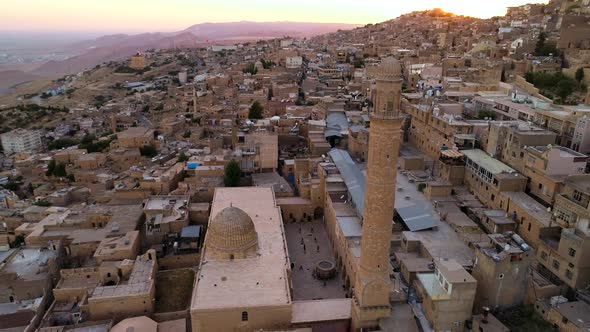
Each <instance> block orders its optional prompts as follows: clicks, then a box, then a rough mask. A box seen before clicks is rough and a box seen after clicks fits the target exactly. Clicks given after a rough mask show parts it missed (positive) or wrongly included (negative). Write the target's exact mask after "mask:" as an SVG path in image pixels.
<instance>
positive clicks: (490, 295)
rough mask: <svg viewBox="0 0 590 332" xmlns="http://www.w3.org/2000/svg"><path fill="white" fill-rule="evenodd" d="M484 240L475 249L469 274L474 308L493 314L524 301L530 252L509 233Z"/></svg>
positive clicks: (531, 257) (532, 251) (522, 242)
mask: <svg viewBox="0 0 590 332" xmlns="http://www.w3.org/2000/svg"><path fill="white" fill-rule="evenodd" d="M488 238H489V241H488V242H484V243H481V244H479V245H478V246H477V247H476V249H475V255H476V262H475V266H474V267H473V272H472V273H471V274H472V275H473V277H474V278H475V279H476V280H477V294H476V303H477V307H478V308H481V307H484V306H486V307H488V308H490V309H494V310H495V309H506V308H511V307H515V306H518V305H520V304H521V303H523V300H524V297H525V292H526V284H527V280H528V277H529V274H530V272H529V268H530V266H531V264H532V263H533V261H534V259H535V254H534V250H533V249H532V247H530V246H528V245H527V244H526V243H525V242H524V240H522V238H520V237H519V236H518V235H515V234H514V233H513V232H509V233H505V234H490V235H488ZM519 242H520V243H519Z"/></svg>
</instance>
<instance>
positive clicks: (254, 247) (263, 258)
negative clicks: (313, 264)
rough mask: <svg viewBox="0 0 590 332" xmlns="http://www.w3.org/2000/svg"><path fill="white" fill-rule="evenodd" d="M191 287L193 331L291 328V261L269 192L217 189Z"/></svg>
mask: <svg viewBox="0 0 590 332" xmlns="http://www.w3.org/2000/svg"><path fill="white" fill-rule="evenodd" d="M208 230H209V231H208V232H207V234H206V236H205V243H204V247H203V252H202V260H201V264H200V267H199V275H200V277H199V278H198V279H197V280H196V283H195V287H194V289H193V298H192V304H191V309H190V312H191V320H192V330H193V331H195V332H196V331H234V330H236V329H240V330H243V331H255V330H259V329H279V328H285V327H289V326H290V324H291V312H292V309H291V306H292V299H291V292H290V281H289V278H290V277H289V274H290V262H289V257H288V255H287V248H286V242H285V237H284V230H283V223H282V218H281V214H280V210H279V208H278V207H277V206H276V205H275V201H274V197H273V193H272V189H271V188H254V187H250V188H218V189H217V190H216V191H215V196H214V198H213V205H212V207H211V218H210V220H209V226H208Z"/></svg>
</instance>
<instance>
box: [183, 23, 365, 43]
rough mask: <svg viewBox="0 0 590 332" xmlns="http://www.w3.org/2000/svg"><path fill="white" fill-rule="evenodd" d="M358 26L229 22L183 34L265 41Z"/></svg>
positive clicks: (205, 37)
mask: <svg viewBox="0 0 590 332" xmlns="http://www.w3.org/2000/svg"><path fill="white" fill-rule="evenodd" d="M357 26H358V25H353V24H341V23H303V22H250V21H241V22H229V23H201V24H195V25H193V26H191V27H189V28H187V29H185V30H184V31H185V32H190V33H192V34H193V35H195V36H197V37H198V38H203V39H204V40H209V41H216V40H227V39H248V38H249V39H250V40H257V39H265V38H278V37H284V36H290V37H296V38H302V37H311V36H315V35H321V34H325V33H329V32H335V31H337V30H339V29H344V30H347V29H354V28H355V27H357Z"/></svg>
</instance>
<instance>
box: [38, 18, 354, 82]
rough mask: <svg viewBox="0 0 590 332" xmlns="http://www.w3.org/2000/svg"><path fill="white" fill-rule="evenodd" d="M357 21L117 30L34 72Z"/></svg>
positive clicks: (305, 33) (312, 31) (313, 31)
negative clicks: (154, 50) (166, 30)
mask: <svg viewBox="0 0 590 332" xmlns="http://www.w3.org/2000/svg"><path fill="white" fill-rule="evenodd" d="M357 26H358V25H353V24H339V23H302V22H248V21H242V22H229V23H201V24H196V25H193V26H191V27H189V28H187V29H185V30H182V31H178V32H172V33H161V32H155V33H142V34H137V35H125V34H115V35H108V36H102V37H99V38H96V39H94V40H87V41H81V42H77V43H73V44H70V45H67V46H65V49H66V50H67V51H70V52H73V53H76V54H79V55H77V56H74V57H71V58H69V59H66V60H62V61H49V62H47V63H45V64H43V65H41V66H40V67H39V68H37V69H36V70H35V71H33V72H32V73H33V74H35V75H40V76H49V75H63V74H71V73H76V72H79V71H81V70H85V69H90V68H92V67H94V66H96V65H97V64H100V63H102V62H105V61H113V60H119V59H122V58H125V57H128V56H131V55H133V54H134V53H135V52H137V51H139V50H145V49H149V48H173V47H195V46H205V45H206V44H207V43H211V44H215V43H224V44H228V43H238V42H246V41H256V40H259V39H269V38H279V37H284V36H291V37H296V38H301V37H311V36H314V35H320V34H324V33H329V32H335V31H337V30H339V29H353V28H355V27H357Z"/></svg>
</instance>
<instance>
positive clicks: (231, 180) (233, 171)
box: [223, 159, 242, 187]
mask: <svg viewBox="0 0 590 332" xmlns="http://www.w3.org/2000/svg"><path fill="white" fill-rule="evenodd" d="M241 177H242V170H241V169H240V164H238V162H237V161H235V160H234V159H232V160H231V161H230V162H229V163H227V165H225V169H224V176H223V182H224V183H225V186H226V187H237V186H239V185H240V178H241Z"/></svg>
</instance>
